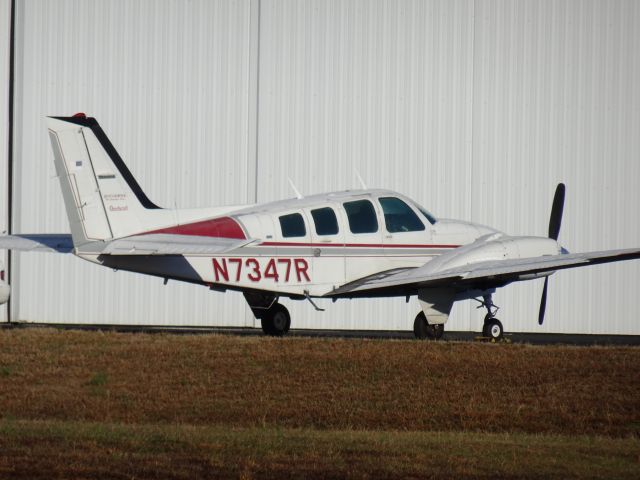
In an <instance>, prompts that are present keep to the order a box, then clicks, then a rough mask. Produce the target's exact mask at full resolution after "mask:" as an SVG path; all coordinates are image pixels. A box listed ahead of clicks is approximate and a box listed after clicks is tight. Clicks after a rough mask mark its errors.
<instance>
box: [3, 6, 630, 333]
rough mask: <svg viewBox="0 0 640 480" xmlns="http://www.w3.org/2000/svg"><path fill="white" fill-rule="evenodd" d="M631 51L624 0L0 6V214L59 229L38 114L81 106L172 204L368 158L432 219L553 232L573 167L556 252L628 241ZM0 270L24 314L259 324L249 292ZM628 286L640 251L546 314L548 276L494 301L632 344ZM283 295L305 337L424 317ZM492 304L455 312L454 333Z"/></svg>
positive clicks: (260, 188)
mask: <svg viewBox="0 0 640 480" xmlns="http://www.w3.org/2000/svg"><path fill="white" fill-rule="evenodd" d="M12 4H13V5H14V6H15V31H14V35H13V49H14V63H13V65H14V72H15V79H14V83H13V94H12V95H11V96H10V95H9V91H10V82H9V76H10V68H9V66H10V48H9V45H10V44H11V41H10V39H11V35H10V33H11V32H10V17H11V6H12ZM637 45H640V4H638V2H635V1H633V0H628V1H617V2H609V1H606V0H599V1H596V0H586V1H583V0H568V1H564V2H540V1H523V2H510V1H495V0H475V1H474V0H455V1H445V0H441V1H436V0H433V1H428V0H427V1H404V0H398V1H375V0H373V1H372V0H353V1H346V0H344V1H324V0H308V1H304V2H300V1H297V0H219V1H218V0H216V1H204V0H201V1H197V0H194V1H186V0H160V1H157V0H154V1H151V0H146V1H137V2H121V1H97V0H95V1H94V0H91V1H87V0H83V1H81V0H58V1H56V2H50V1H45V0H24V1H15V2H12V1H11V0H0V86H1V88H0V91H1V92H2V96H1V97H0V110H1V111H2V112H4V115H3V120H2V128H1V129H0V148H1V153H0V195H1V196H2V198H3V200H4V202H5V203H4V205H5V208H4V209H3V210H2V213H1V214H0V223H1V224H2V230H7V229H8V223H7V222H8V212H9V210H8V208H9V206H10V208H11V213H12V231H13V232H65V231H68V224H67V219H66V216H65V213H64V208H63V203H62V197H61V194H60V192H59V187H58V183H57V179H56V178H55V174H54V168H53V161H52V155H51V152H50V149H49V145H48V141H47V135H46V127H45V122H44V117H45V116H46V115H56V114H72V113H74V112H77V111H82V112H86V113H87V114H89V115H92V116H95V117H96V118H98V120H99V121H100V122H101V124H102V126H103V128H104V129H105V131H106V132H107V134H108V135H109V137H110V138H111V140H112V141H113V143H114V145H115V146H116V148H117V149H118V150H119V152H120V154H121V155H122V156H123V158H124V159H125V161H126V162H127V164H128V166H129V167H130V169H131V171H132V172H133V174H134V175H135V176H136V178H137V179H138V180H139V182H140V183H141V185H142V186H143V188H144V189H145V191H146V193H147V194H148V195H149V197H150V198H151V199H152V200H153V201H154V202H156V203H157V204H159V205H163V206H167V207H174V206H179V207H190V206H193V207H197V206H208V205H215V204H237V203H253V202H262V201H269V200H275V199H280V198H286V197H292V196H293V195H292V192H291V191H290V187H289V186H288V182H287V177H291V178H292V180H293V181H294V182H295V184H296V185H297V186H298V188H299V189H300V190H301V191H302V192H303V193H304V194H312V193H318V192H322V191H330V190H340V189H348V188H353V187H357V182H356V176H355V171H356V170H358V171H359V172H360V173H361V175H362V177H363V178H364V179H365V181H366V182H367V184H368V185H369V186H371V187H385V188H391V189H395V190H398V191H400V192H402V193H405V194H407V195H409V196H411V197H412V198H415V199H416V200H417V201H419V202H420V203H422V204H424V205H425V206H426V207H427V208H429V209H430V210H431V211H433V212H434V213H435V214H436V215H437V216H440V217H452V218H461V219H467V220H471V221H474V222H479V223H485V224H488V225H491V226H494V227H496V228H498V229H500V230H503V231H505V232H508V233H511V234H516V235H525V234H532V235H544V234H545V231H546V228H547V223H548V216H549V212H550V208H551V198H552V196H553V190H554V188H555V185H556V184H557V183H558V182H559V181H564V182H565V183H566V184H567V187H568V193H567V202H566V208H565V216H564V223H563V227H562V232H561V237H560V238H561V242H562V243H563V245H565V246H566V247H567V248H568V249H569V250H572V251H588V250H600V249H607V248H624V247H633V246H638V245H639V244H640V221H638V214H637V208H638V206H639V205H640V189H639V188H638V185H639V184H640V56H638V55H637ZM10 103H12V105H13V116H12V122H13V123H12V124H13V155H12V158H13V162H12V169H13V170H12V185H13V194H12V195H11V197H12V198H9V188H8V182H9V178H8V175H9V173H8V172H9V165H10V159H9V155H8V151H9V148H8V143H9V137H8V135H9V134H8V132H9V130H8V126H9V116H8V111H9V105H10ZM11 278H12V288H13V296H12V302H11V312H10V317H11V319H12V320H14V321H24V322H51V323H95V324H136V325H171V326H210V325H223V326H254V323H255V322H254V319H253V317H252V315H251V312H250V311H249V309H248V308H247V307H246V306H245V304H244V300H243V298H242V296H241V295H240V294H236V293H229V294H226V295H223V294H219V293H214V292H210V291H208V290H207V289H206V288H204V287H198V286H193V285H187V284H179V283H175V282H169V284H168V285H167V286H163V285H162V281H161V280H159V279H156V278H147V277H143V276H138V275H135V274H129V273H125V272H116V273H114V272H112V271H109V270H107V269H104V268H99V267H97V266H95V265H91V264H89V263H85V262H83V261H81V260H79V259H76V258H73V257H70V256H64V255H46V254H27V253H22V254H13V255H12V261H11ZM639 284H640V262H627V263H623V264H617V265H605V266H597V267H590V268H587V269H579V270H573V271H566V272H560V273H558V274H557V275H555V276H554V277H552V279H551V285H550V291H549V302H548V309H547V320H546V322H545V325H544V327H538V325H537V323H536V318H537V310H538V302H539V295H540V290H541V288H542V284H541V283H539V282H528V283H523V284H515V285H512V286H510V287H507V288H505V289H502V290H500V291H499V292H498V293H497V295H496V296H495V300H496V303H497V304H498V305H500V306H501V307H502V311H501V312H500V315H499V316H500V318H503V319H504V320H505V326H506V329H507V330H508V331H534V332H565V333H613V334H640V323H639V322H638V321H637V314H636V305H635V300H636V299H635V296H636V295H637V289H638V285H639ZM285 303H287V306H288V307H290V309H291V313H292V317H293V327H294V328H332V329H372V330H373V329H383V330H409V329H410V328H411V326H412V322H413V317H414V316H415V314H416V313H417V311H418V305H417V302H415V301H414V300H412V301H411V302H409V303H408V304H406V303H405V302H404V299H392V300H358V301H351V302H349V301H342V302H337V303H335V304H331V303H329V302H323V303H326V305H324V306H326V307H327V311H326V312H315V311H314V310H313V309H312V308H310V306H309V305H308V304H306V303H300V302H286V301H285ZM5 315H6V314H5ZM482 316H483V312H482V311H480V310H478V311H476V309H475V305H474V304H472V303H470V302H464V303H458V304H456V305H455V307H454V310H453V312H452V317H451V319H450V323H449V324H448V326H447V328H448V329H449V330H479V329H480V326H481V322H482ZM4 318H5V319H6V317H4ZM256 326H257V325H256Z"/></svg>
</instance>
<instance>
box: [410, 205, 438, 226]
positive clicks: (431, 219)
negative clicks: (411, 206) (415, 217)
mask: <svg viewBox="0 0 640 480" xmlns="http://www.w3.org/2000/svg"><path fill="white" fill-rule="evenodd" d="M415 206H416V208H417V209H418V210H419V211H420V213H421V214H422V215H423V216H424V218H426V219H427V220H428V221H429V223H430V224H431V225H433V224H434V223H436V222H437V220H436V217H434V216H433V215H431V214H430V213H429V212H428V211H427V210H426V209H425V208H422V207H421V206H420V205H418V204H417V203H416V204H415Z"/></svg>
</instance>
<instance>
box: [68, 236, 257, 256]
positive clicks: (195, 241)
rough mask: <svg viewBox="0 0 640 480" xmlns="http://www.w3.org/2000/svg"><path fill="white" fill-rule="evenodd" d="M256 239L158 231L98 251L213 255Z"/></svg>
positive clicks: (139, 253)
mask: <svg viewBox="0 0 640 480" xmlns="http://www.w3.org/2000/svg"><path fill="white" fill-rule="evenodd" d="M254 241H255V240H253V239H249V240H245V239H243V240H237V239H233V238H221V237H200V236H194V235H176V234H169V233H155V234H149V235H134V236H131V237H125V238H119V239H117V240H113V241H111V242H108V243H106V245H104V247H103V248H101V250H100V251H99V252H97V253H100V254H103V255H214V254H221V253H227V252H230V251H231V250H235V249H236V248H239V247H242V246H244V245H247V244H249V243H252V242H254ZM93 245H95V244H93ZM83 248H84V247H83ZM91 248H93V247H89V246H88V247H87V253H96V252H93V251H92V250H91ZM80 253H83V252H80Z"/></svg>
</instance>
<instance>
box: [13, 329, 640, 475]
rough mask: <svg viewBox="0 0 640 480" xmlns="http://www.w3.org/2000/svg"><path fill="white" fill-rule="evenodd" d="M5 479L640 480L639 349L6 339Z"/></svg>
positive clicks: (111, 336) (72, 336)
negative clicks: (526, 479)
mask: <svg viewBox="0 0 640 480" xmlns="http://www.w3.org/2000/svg"><path fill="white" fill-rule="evenodd" d="M0 417H1V418H0V478H4V477H8V478H93V477H101V478H149V477H152V478H194V477H207V478H209V477H210V478H227V477H242V478H283V477H298V478H311V477H315V478H343V477H349V478H429V477H433V478H447V477H449V478H540V477H549V478H640V348H637V347H566V346H544V347H540V346H528V345H491V344H473V343H453V342H442V343H430V342H417V341H396V340H362V339H349V340H340V339H310V338H288V339H272V338H263V337H236V336H225V335H169V334H153V335H151V334H119V333H103V332H78V331H57V330H53V329H15V330H0Z"/></svg>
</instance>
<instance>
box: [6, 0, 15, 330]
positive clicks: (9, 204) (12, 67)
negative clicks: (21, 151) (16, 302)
mask: <svg viewBox="0 0 640 480" xmlns="http://www.w3.org/2000/svg"><path fill="white" fill-rule="evenodd" d="M9 8H10V9H11V12H10V20H9V91H8V97H9V98H8V112H7V114H8V129H7V135H8V138H7V233H8V234H11V233H13V225H12V223H13V212H12V210H13V125H14V118H13V117H14V115H13V110H14V102H13V97H14V82H15V50H16V49H15V43H16V42H15V39H16V0H11V4H10V7H9ZM12 260H13V258H12V255H11V250H7V265H6V266H5V268H6V271H7V283H8V284H9V285H11V272H12V269H11V262H12ZM11 304H12V303H11V295H10V296H9V300H8V302H7V322H8V323H11Z"/></svg>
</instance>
